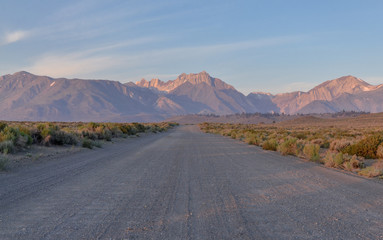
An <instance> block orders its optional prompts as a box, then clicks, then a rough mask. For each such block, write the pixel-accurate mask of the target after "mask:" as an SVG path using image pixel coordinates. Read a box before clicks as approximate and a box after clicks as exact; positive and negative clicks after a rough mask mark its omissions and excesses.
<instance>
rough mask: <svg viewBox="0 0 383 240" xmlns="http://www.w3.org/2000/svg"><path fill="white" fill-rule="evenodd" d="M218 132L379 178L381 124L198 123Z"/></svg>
mask: <svg viewBox="0 0 383 240" xmlns="http://www.w3.org/2000/svg"><path fill="white" fill-rule="evenodd" d="M200 128H201V130H202V131H204V132H206V133H214V134H220V135H223V136H227V137H231V138H233V139H238V140H241V141H244V142H247V143H248V144H250V145H256V146H259V147H262V148H263V149H265V150H270V151H278V152H279V153H280V154H282V155H293V156H297V157H301V158H305V159H307V160H310V161H313V162H317V163H321V164H324V165H325V166H326V167H332V168H339V169H344V170H347V171H352V172H355V173H358V174H359V175H363V176H366V177H378V178H383V127H366V128H354V127H353V126H350V125H348V124H347V121H345V124H344V126H341V127H340V126H331V125H329V126H309V125H303V126H302V125H301V126H300V125H299V124H297V125H290V126H288V125H282V124H281V125H278V124H269V125H265V124H229V123H202V124H200Z"/></svg>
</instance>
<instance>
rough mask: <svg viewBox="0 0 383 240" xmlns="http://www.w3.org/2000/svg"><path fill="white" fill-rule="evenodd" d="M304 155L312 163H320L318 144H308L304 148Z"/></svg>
mask: <svg viewBox="0 0 383 240" xmlns="http://www.w3.org/2000/svg"><path fill="white" fill-rule="evenodd" d="M303 154H304V155H305V157H306V158H307V159H309V160H311V161H314V162H317V161H319V159H320V157H319V145H318V144H306V145H305V146H304V148H303Z"/></svg>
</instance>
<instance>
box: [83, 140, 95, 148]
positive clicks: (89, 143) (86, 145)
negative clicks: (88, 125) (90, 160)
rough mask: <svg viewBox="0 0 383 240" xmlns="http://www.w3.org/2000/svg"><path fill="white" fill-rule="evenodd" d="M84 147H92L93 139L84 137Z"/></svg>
mask: <svg viewBox="0 0 383 240" xmlns="http://www.w3.org/2000/svg"><path fill="white" fill-rule="evenodd" d="M82 147H84V148H89V149H92V148H93V141H92V140H90V139H88V138H84V140H82Z"/></svg>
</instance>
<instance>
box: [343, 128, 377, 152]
mask: <svg viewBox="0 0 383 240" xmlns="http://www.w3.org/2000/svg"><path fill="white" fill-rule="evenodd" d="M382 142H383V135H382V134H374V135H371V136H368V137H366V138H364V139H362V140H360V141H359V142H357V143H355V144H352V145H350V146H347V147H345V148H344V149H343V150H342V152H343V153H347V154H349V155H354V154H355V155H357V156H362V157H365V158H376V157H377V156H376V152H377V150H378V146H379V145H380V144H381V143H382Z"/></svg>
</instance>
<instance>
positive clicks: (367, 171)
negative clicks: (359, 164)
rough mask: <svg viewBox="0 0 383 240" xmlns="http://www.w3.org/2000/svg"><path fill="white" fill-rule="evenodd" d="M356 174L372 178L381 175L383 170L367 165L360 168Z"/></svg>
mask: <svg viewBox="0 0 383 240" xmlns="http://www.w3.org/2000/svg"><path fill="white" fill-rule="evenodd" d="M358 174H359V175H362V176H365V177H369V178H372V177H378V176H381V175H382V174H383V171H382V170H381V169H378V168H376V167H374V166H369V167H366V168H363V169H361V170H360V171H359V173H358Z"/></svg>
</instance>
